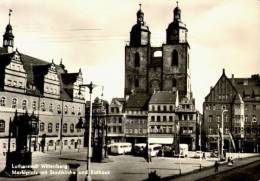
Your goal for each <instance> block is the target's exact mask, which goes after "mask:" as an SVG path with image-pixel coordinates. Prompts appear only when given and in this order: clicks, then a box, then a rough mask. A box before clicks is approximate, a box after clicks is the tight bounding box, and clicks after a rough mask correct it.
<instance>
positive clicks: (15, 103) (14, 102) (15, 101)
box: [12, 98, 17, 109]
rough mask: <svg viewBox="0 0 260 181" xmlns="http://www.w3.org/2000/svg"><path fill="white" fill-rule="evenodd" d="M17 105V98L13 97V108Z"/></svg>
mask: <svg viewBox="0 0 260 181" xmlns="http://www.w3.org/2000/svg"><path fill="white" fill-rule="evenodd" d="M16 107H17V99H16V98H13V99H12V108H14V109H15V108H16Z"/></svg>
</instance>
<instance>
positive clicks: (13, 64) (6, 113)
mask: <svg viewBox="0 0 260 181" xmlns="http://www.w3.org/2000/svg"><path fill="white" fill-rule="evenodd" d="M13 47H14V35H13V29H12V26H11V24H10V22H9V24H8V25H7V26H6V31H5V33H4V35H3V47H0V147H1V150H2V151H3V152H5V151H6V150H7V143H8V131H9V122H10V120H13V118H14V115H15V112H16V111H17V113H18V114H24V113H25V112H28V113H30V114H32V113H34V115H35V116H36V117H37V119H38V125H37V126H38V131H39V133H38V134H36V135H33V136H32V145H31V146H32V150H39V144H40V141H41V140H42V139H43V137H44V136H45V135H46V140H45V150H46V149H47V150H54V149H60V148H61V142H62V144H63V147H62V148H63V149H69V148H71V149H72V148H74V147H75V146H81V145H82V143H83V135H82V134H83V132H82V131H81V130H76V129H75V125H76V123H77V122H78V119H79V117H81V116H84V114H85V112H84V110H85V103H84V102H85V100H84V88H80V87H79V85H80V84H82V83H83V78H82V72H81V70H79V72H77V73H68V72H67V70H66V69H65V66H64V65H63V64H62V62H60V64H59V65H57V64H55V63H54V62H53V61H51V62H47V61H43V60H40V59H37V58H34V57H31V56H28V55H25V54H23V53H21V52H19V51H18V50H17V49H16V50H14V48H13ZM79 91H80V92H81V94H79ZM11 149H15V143H14V139H12V143H11Z"/></svg>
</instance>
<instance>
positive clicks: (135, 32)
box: [130, 4, 151, 46]
mask: <svg viewBox="0 0 260 181" xmlns="http://www.w3.org/2000/svg"><path fill="white" fill-rule="evenodd" d="M139 5H140V9H139V10H138V11H137V13H136V17H137V23H136V24H135V25H134V26H133V27H132V30H131V32H130V46H143V45H150V34H151V32H150V31H149V27H148V26H146V24H145V22H144V13H143V11H142V9H141V4H139Z"/></svg>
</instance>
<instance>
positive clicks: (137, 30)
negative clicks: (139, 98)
mask: <svg viewBox="0 0 260 181" xmlns="http://www.w3.org/2000/svg"><path fill="white" fill-rule="evenodd" d="M136 18H137V22H136V24H135V25H134V26H133V27H132V30H131V32H130V43H129V45H126V47H125V96H128V95H130V94H132V93H134V92H135V93H147V91H148V90H147V86H148V85H147V84H148V81H147V73H148V72H147V71H148V70H147V65H148V59H149V47H150V36H151V32H150V30H149V27H148V26H147V25H146V23H145V22H144V13H143V11H142V9H141V4H140V9H139V10H138V11H137V13H136Z"/></svg>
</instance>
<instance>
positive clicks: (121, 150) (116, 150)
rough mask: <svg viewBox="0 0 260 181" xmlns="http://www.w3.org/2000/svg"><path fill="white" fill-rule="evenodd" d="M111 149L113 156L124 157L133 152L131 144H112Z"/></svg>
mask: <svg viewBox="0 0 260 181" xmlns="http://www.w3.org/2000/svg"><path fill="white" fill-rule="evenodd" d="M109 147H110V149H111V153H112V154H118V155H122V154H126V153H130V152H131V151H132V144H131V143H112V144H111V145H109Z"/></svg>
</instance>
